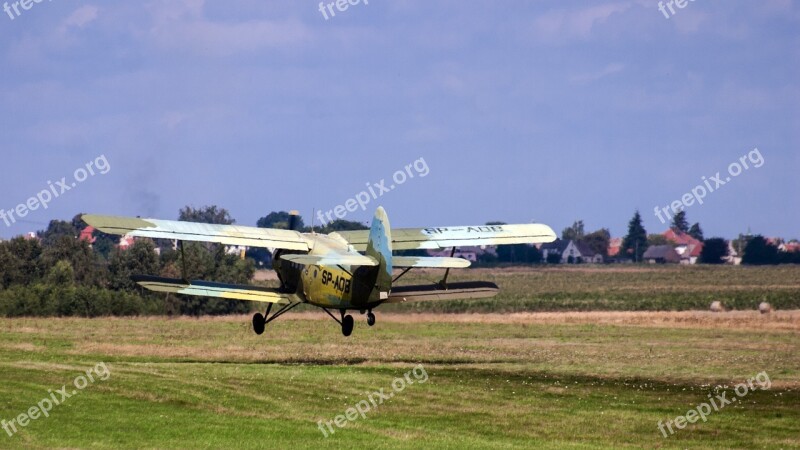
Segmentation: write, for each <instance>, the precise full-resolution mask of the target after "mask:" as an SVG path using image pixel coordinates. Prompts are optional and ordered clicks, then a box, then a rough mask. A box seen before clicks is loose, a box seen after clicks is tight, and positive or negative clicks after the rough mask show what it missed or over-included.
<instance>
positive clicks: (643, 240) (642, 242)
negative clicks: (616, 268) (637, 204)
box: [620, 209, 647, 262]
mask: <svg viewBox="0 0 800 450" xmlns="http://www.w3.org/2000/svg"><path fill="white" fill-rule="evenodd" d="M645 250H647V230H645V229H644V225H642V216H641V214H639V210H638V209H637V210H636V213H634V215H633V218H631V220H630V222H628V234H627V235H625V237H624V238H623V239H622V247H621V248H620V253H622V254H623V255H630V256H631V257H632V258H633V260H634V261H637V262H638V261H641V260H642V255H643V254H644V252H645Z"/></svg>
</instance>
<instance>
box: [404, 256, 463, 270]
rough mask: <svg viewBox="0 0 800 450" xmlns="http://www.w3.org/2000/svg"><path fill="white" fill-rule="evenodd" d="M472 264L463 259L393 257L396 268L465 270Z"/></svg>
mask: <svg viewBox="0 0 800 450" xmlns="http://www.w3.org/2000/svg"><path fill="white" fill-rule="evenodd" d="M470 264H471V263H470V262H469V261H468V260H466V259H463V258H447V257H438V256H393V257H392V265H393V266H394V267H400V268H406V267H422V268H430V269H464V268H466V267H469V265H470Z"/></svg>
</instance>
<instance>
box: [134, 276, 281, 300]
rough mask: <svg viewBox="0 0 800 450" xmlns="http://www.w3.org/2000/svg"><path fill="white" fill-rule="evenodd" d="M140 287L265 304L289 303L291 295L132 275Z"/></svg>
mask: <svg viewBox="0 0 800 450" xmlns="http://www.w3.org/2000/svg"><path fill="white" fill-rule="evenodd" d="M131 278H132V279H133V281H134V282H136V283H137V284H139V285H140V286H142V287H144V288H146V289H148V290H151V291H156V292H169V293H172V294H183V295H194V296H198V297H217V298H223V299H228V300H249V301H253V302H265V303H290V302H293V301H296V300H293V299H292V295H291V294H286V293H281V292H278V290H277V289H272V288H265V287H261V286H246V285H240V284H226V283H215V282H213V281H201V280H193V281H190V282H189V283H187V282H186V281H184V280H180V279H176V278H163V277H154V276H149V275H134V276H133V277H131Z"/></svg>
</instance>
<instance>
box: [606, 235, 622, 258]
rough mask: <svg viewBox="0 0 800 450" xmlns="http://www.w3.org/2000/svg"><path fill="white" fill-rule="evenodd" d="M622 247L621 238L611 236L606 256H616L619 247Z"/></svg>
mask: <svg viewBox="0 0 800 450" xmlns="http://www.w3.org/2000/svg"><path fill="white" fill-rule="evenodd" d="M620 248H622V238H611V240H610V241H608V252H607V253H608V257H609V258H616V257H617V256H619V249H620Z"/></svg>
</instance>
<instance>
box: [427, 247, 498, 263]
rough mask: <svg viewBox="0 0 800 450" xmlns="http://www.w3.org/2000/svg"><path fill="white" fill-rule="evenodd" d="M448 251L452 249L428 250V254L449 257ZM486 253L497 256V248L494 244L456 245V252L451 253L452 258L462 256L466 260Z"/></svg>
mask: <svg viewBox="0 0 800 450" xmlns="http://www.w3.org/2000/svg"><path fill="white" fill-rule="evenodd" d="M450 252H452V249H449V248H448V249H444V250H429V251H428V255H430V256H445V257H449V256H450ZM486 253H491V254H493V255H494V256H497V248H496V247H494V246H467V247H457V248H456V252H455V253H453V257H454V258H462V259H466V260H467V261H472V262H476V261H478V258H479V257H480V256H481V255H483V254H486Z"/></svg>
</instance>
